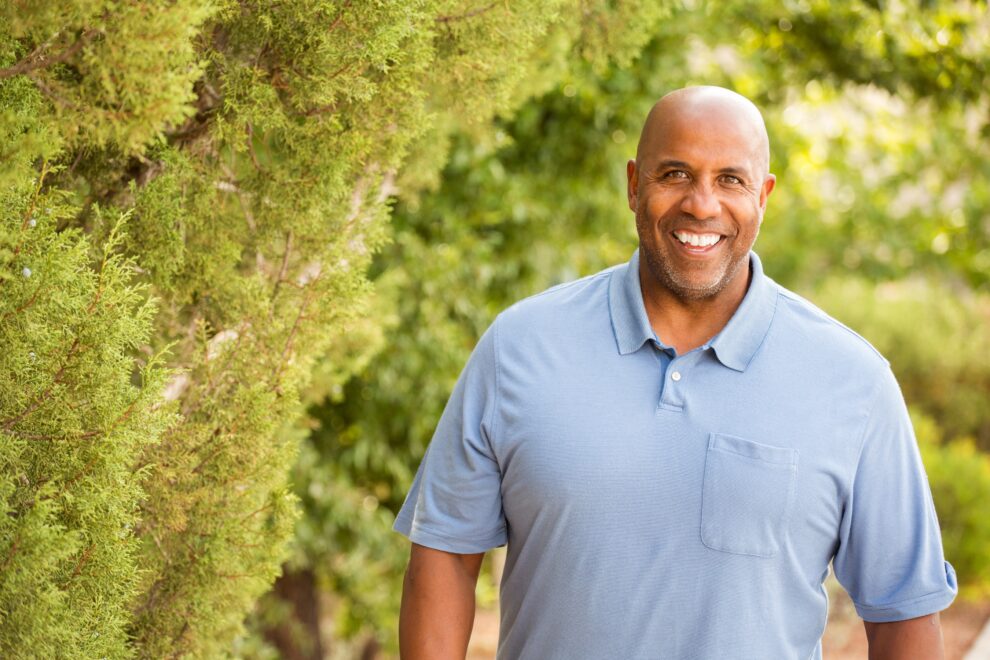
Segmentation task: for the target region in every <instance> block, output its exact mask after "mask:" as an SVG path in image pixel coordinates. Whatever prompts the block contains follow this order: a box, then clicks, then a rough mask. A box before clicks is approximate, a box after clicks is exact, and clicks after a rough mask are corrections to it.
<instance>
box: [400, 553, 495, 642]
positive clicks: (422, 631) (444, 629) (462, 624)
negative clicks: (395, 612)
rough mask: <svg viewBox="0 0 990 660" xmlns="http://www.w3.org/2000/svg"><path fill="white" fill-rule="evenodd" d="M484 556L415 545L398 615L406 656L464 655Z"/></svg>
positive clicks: (401, 640)
mask: <svg viewBox="0 0 990 660" xmlns="http://www.w3.org/2000/svg"><path fill="white" fill-rule="evenodd" d="M483 556H484V555H456V554H451V553H446V552H442V551H440V550H432V549H430V548H424V547H422V546H416V545H414V546H413V550H412V554H411V556H410V559H409V567H408V568H407V569H406V576H405V580H404V582H403V587H402V608H401V611H400V614H399V650H400V654H401V657H402V660H447V659H451V660H454V659H456V660H463V659H464V656H465V655H466V653H467V646H468V640H469V639H470V637H471V627H472V625H473V624H474V608H475V603H474V589H475V584H476V582H477V579H478V571H479V569H480V567H481V559H482V558H483Z"/></svg>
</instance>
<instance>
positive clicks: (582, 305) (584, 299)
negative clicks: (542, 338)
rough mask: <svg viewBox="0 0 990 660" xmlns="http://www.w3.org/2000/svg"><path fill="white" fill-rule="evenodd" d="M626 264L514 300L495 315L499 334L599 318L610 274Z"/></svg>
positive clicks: (604, 304)
mask: <svg viewBox="0 0 990 660" xmlns="http://www.w3.org/2000/svg"><path fill="white" fill-rule="evenodd" d="M625 265H626V264H619V265H616V266H611V267H609V268H606V269H604V270H601V271H599V272H597V273H594V274H593V275H587V276H585V277H582V278H580V279H577V280H573V281H571V282H564V283H561V284H557V285H555V286H552V287H550V288H549V289H546V290H545V291H542V292H540V293H537V294H534V295H532V296H528V297H526V298H523V299H521V300H519V301H517V302H516V303H514V304H512V305H511V306H509V307H508V308H506V309H505V310H504V311H503V312H502V313H501V314H499V315H498V318H497V319H496V323H497V324H498V326H499V335H500V336H506V335H510V336H518V335H520V334H523V335H532V334H534V333H539V331H540V330H553V329H557V328H560V327H568V326H570V327H572V328H573V327H574V326H573V324H575V323H579V322H581V321H582V320H588V321H590V320H591V319H592V318H595V317H600V316H601V312H602V311H603V310H607V307H608V291H609V281H610V279H611V277H612V273H613V272H616V271H618V270H619V269H621V268H623V267H625ZM606 313H607V312H606Z"/></svg>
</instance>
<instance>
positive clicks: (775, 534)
mask: <svg viewBox="0 0 990 660" xmlns="http://www.w3.org/2000/svg"><path fill="white" fill-rule="evenodd" d="M797 463H798V452H797V450H796V449H792V448H789V447H771V446H770V445H763V444H760V443H757V442H752V441H751V440H744V439H742V438H735V437H733V436H730V435H722V434H719V433H712V434H711V435H710V437H709V440H708V453H707V455H706V457H705V479H704V486H703V490H702V500H701V542H702V543H704V544H705V546H707V547H708V548H711V549H712V550H718V551H720V552H730V553H733V554H738V555H752V556H755V557H772V556H774V555H775V554H776V553H777V550H778V549H779V548H780V544H781V542H782V537H783V534H784V530H785V529H786V524H787V518H788V516H789V514H790V510H791V506H792V502H793V500H794V486H795V481H796V479H797Z"/></svg>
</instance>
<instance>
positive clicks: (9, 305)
mask: <svg viewBox="0 0 990 660" xmlns="http://www.w3.org/2000/svg"><path fill="white" fill-rule="evenodd" d="M45 173H46V168H45V167H44V166H43V169H42V175H41V176H42V177H43V176H44V174H45ZM43 189H44V183H43V179H42V178H41V177H39V178H38V179H35V180H33V181H32V180H27V181H25V182H23V184H22V185H20V186H11V187H9V188H8V189H7V190H6V191H5V194H4V195H3V198H2V202H0V217H2V224H0V346H3V351H0V508H2V511H3V514H4V515H0V655H2V656H3V657H4V658H35V657H46V658H59V657H76V658H83V657H85V658H100V657H107V658H119V657H128V656H129V655H130V652H129V649H128V646H127V644H126V639H127V626H128V621H129V619H130V616H129V610H128V606H129V603H130V601H131V599H132V598H133V597H134V596H135V595H136V593H137V587H138V576H139V566H138V561H137V556H138V548H137V538H136V537H135V536H134V534H133V531H132V528H133V526H134V524H135V523H136V520H137V514H138V503H139V500H140V497H141V480H142V477H143V476H144V475H145V474H146V473H147V470H141V469H138V470H135V469H134V467H135V460H136V458H137V456H138V455H139V454H140V452H141V451H142V450H143V449H144V448H145V447H147V446H148V445H149V444H151V443H153V442H155V441H156V440H157V439H158V438H159V437H160V436H161V434H162V432H163V430H164V429H165V428H166V426H167V424H168V423H169V422H170V421H172V420H173V417H174V416H173V415H172V414H171V413H170V412H169V411H168V410H169V407H168V406H162V405H161V401H160V395H161V390H162V388H163V386H164V383H165V379H166V376H167V372H166V370H165V369H164V368H163V366H162V358H161V355H160V354H151V355H146V356H144V357H143V358H142V359H141V360H140V361H139V362H138V364H135V361H134V356H133V352H134V350H135V349H136V348H137V347H138V346H142V345H145V344H146V343H147V341H148V339H149V335H150V333H151V330H152V319H153V316H154V313H155V304H154V301H153V300H151V299H149V298H148V297H147V295H146V293H147V292H146V288H147V287H145V286H140V285H136V284H134V283H133V277H132V275H133V270H134V268H133V264H132V263H131V262H130V261H129V260H127V259H125V258H123V257H122V255H121V254H120V253H119V251H118V249H119V247H120V244H121V240H122V237H123V234H122V233H121V231H122V228H123V226H124V218H123V217H121V218H118V219H117V220H115V221H114V223H113V227H112V229H111V230H110V232H109V234H108V237H107V240H106V241H105V242H104V243H103V244H102V245H100V246H96V248H95V249H96V252H97V254H98V260H97V265H96V267H95V268H92V267H90V262H91V254H90V253H91V251H93V250H94V246H93V245H92V244H91V242H90V241H89V240H87V238H86V237H85V236H83V235H82V234H81V233H80V232H79V231H77V230H73V231H63V232H58V231H56V225H57V223H58V222H59V221H60V220H64V219H65V218H67V217H71V216H72V215H74V213H75V212H76V211H77V209H75V208H74V207H72V206H70V205H67V204H66V202H65V200H64V195H61V194H58V193H57V192H49V193H45V192H42V191H43ZM100 217H101V218H102V216H100ZM132 375H133V376H134V378H135V380H136V384H132Z"/></svg>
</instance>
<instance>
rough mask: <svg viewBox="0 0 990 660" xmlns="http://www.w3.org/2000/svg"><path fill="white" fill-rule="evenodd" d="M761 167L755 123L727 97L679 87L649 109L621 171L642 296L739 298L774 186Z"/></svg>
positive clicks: (761, 140) (748, 110) (762, 149)
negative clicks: (641, 272)
mask: <svg viewBox="0 0 990 660" xmlns="http://www.w3.org/2000/svg"><path fill="white" fill-rule="evenodd" d="M767 163H768V155H767V137H766V129H765V128H764V126H763V120H762V118H761V117H760V115H759V112H758V111H757V110H756V108H755V107H753V105H752V104H751V103H749V101H747V100H746V99H744V98H743V97H741V96H739V95H737V94H735V93H734V92H729V91H728V90H724V89H720V88H708V87H693V88H687V89H683V90H679V91H678V92H674V93H672V94H668V95H667V96H665V97H664V98H663V99H661V100H660V101H659V102H658V103H657V105H656V106H654V108H653V110H652V111H651V112H650V116H649V117H648V118H647V121H646V125H645V126H644V128H643V135H642V137H641V138H640V143H639V149H638V150H637V154H636V160H635V161H630V162H629V165H628V166H627V176H628V184H629V187H628V196H629V208H630V209H632V210H633V211H634V212H635V213H636V230H637V232H638V234H639V241H640V251H641V255H642V257H643V260H642V263H643V264H644V265H645V267H646V268H647V271H648V272H647V273H644V275H646V277H644V278H643V281H644V293H646V294H647V295H659V296H664V295H667V294H669V295H672V296H674V297H675V298H676V299H678V300H680V301H684V302H687V301H699V300H719V299H736V302H738V301H739V300H741V299H742V296H743V295H744V294H745V291H746V284H747V281H748V275H749V269H748V255H749V250H750V248H751V247H752V246H753V243H754V242H755V241H756V236H757V234H758V233H759V230H760V223H761V222H762V221H763V211H764V209H765V208H766V201H767V196H768V195H769V194H770V192H771V191H772V190H773V187H774V183H775V180H774V177H773V176H772V175H770V174H769V173H768V172H767Z"/></svg>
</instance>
